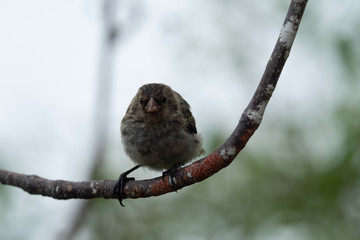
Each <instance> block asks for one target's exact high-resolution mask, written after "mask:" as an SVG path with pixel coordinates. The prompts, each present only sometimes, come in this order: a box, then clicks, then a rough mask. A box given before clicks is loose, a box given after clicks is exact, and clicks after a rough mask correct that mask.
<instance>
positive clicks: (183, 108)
mask: <svg viewBox="0 0 360 240" xmlns="http://www.w3.org/2000/svg"><path fill="white" fill-rule="evenodd" d="M121 136H122V142H123V144H124V147H125V152H126V153H127V155H128V156H129V157H130V158H131V159H132V160H133V161H134V162H135V163H136V164H139V165H141V166H146V167H148V168H151V169H155V170H164V169H169V168H171V167H172V166H174V165H175V164H179V165H182V164H185V163H187V162H189V161H190V160H192V159H194V158H195V157H198V156H200V155H201V154H203V153H204V150H203V149H202V138H201V136H200V135H199V134H197V130H196V125H195V119H194V117H193V115H192V113H191V111H190V106H189V104H188V103H187V102H186V101H185V100H184V99H183V98H182V97H181V96H180V94H178V93H177V92H175V91H174V90H172V89H171V88H170V87H169V86H166V85H164V84H155V83H153V84H146V85H144V86H142V87H141V88H140V89H139V91H138V92H137V94H136V96H135V97H134V98H133V99H132V101H131V104H130V106H129V107H128V109H127V111H126V114H125V116H124V118H123V120H122V122H121Z"/></svg>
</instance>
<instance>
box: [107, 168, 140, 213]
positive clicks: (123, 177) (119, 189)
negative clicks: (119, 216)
mask: <svg viewBox="0 0 360 240" xmlns="http://www.w3.org/2000/svg"><path fill="white" fill-rule="evenodd" d="M139 167H141V165H137V166H135V167H133V168H131V169H130V170H127V171H126V172H124V173H122V174H120V176H119V179H118V180H117V182H116V185H115V187H114V194H115V195H118V196H119V197H118V198H119V202H120V205H121V206H123V207H125V206H124V205H123V204H122V199H123V193H124V187H125V184H126V183H127V182H128V181H133V180H135V178H133V177H132V178H128V177H127V175H128V174H129V173H131V172H133V171H135V170H136V169H138V168H139Z"/></svg>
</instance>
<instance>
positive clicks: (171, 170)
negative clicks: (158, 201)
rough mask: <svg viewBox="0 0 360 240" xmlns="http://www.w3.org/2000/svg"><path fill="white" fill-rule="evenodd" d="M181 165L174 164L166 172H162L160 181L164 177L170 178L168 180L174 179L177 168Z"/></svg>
mask: <svg viewBox="0 0 360 240" xmlns="http://www.w3.org/2000/svg"><path fill="white" fill-rule="evenodd" d="M182 165H183V164H181V163H175V164H174V165H173V166H172V167H171V168H169V169H168V170H166V171H164V172H163V173H162V179H163V180H164V178H165V177H166V176H170V178H174V177H175V176H176V175H175V172H176V171H177V170H178V169H179V167H181V166H182Z"/></svg>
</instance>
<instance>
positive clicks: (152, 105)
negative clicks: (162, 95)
mask: <svg viewBox="0 0 360 240" xmlns="http://www.w3.org/2000/svg"><path fill="white" fill-rule="evenodd" d="M145 111H146V112H148V113H154V112H158V111H159V106H158V105H157V103H156V101H155V100H154V99H153V98H150V100H149V102H148V103H147V105H146V107H145Z"/></svg>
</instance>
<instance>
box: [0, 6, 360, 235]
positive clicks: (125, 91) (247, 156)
mask: <svg viewBox="0 0 360 240" xmlns="http://www.w3.org/2000/svg"><path fill="white" fill-rule="evenodd" d="M289 2H290V1H285V0H272V1H260V0H255V1H234V0H228V1H220V0H211V1H205V0H198V1H190V0H185V1H173V0H171V1H169V0H167V1H165V0H152V1H149V0H127V1H126V0H101V1H100V0H98V1H95V0H78V1H64V0H62V1H58V0H55V1H45V0H33V1H1V2H0V29H1V32H0V116H1V117H0V168H1V169H4V170H8V171H14V172H19V173H24V174H36V175H39V176H41V177H45V178H49V179H64V180H70V181H85V180H89V179H117V177H118V176H119V174H120V173H122V172H124V171H125V170H127V169H129V168H130V167H132V166H133V165H134V164H133V163H132V162H131V161H130V159H129V158H128V157H127V156H125V154H124V152H123V147H122V144H121V138H120V132H119V128H120V121H121V119H122V117H123V116H124V114H125V111H126V108H127V106H128V105H129V103H130V101H131V99H132V97H133V96H134V95H135V93H136V91H137V89H138V88H139V87H140V86H141V85H143V84H145V83H150V82H162V83H165V84H168V85H170V86H171V87H172V88H173V89H175V90H176V91H177V92H179V93H180V94H181V95H182V96H183V97H184V98H185V99H186V100H187V101H188V102H189V103H190V105H191V107H192V112H193V114H194V116H195V118H196V121H197V126H198V131H199V132H200V133H202V135H203V138H204V144H205V148H206V150H207V152H208V153H211V152H212V151H213V150H214V149H216V148H217V147H219V146H220V145H221V144H222V143H223V141H224V140H225V139H226V138H227V137H228V136H229V135H230V134H231V132H232V131H233V129H234V128H235V126H236V124H237V122H238V120H239V118H240V116H241V113H242V111H243V110H244V109H245V107H246V106H247V104H248V102H249V100H250V98H251V96H252V94H253V92H254V91H255V89H256V87H257V84H258V82H259V80H260V78H261V76H262V73H263V71H264V69H265V65H266V63H267V61H268V58H269V56H270V54H271V52H272V49H273V47H274V45H275V42H276V40H277V37H278V34H279V31H280V28H281V26H282V23H283V20H284V17H285V15H286V12H287V9H288V5H289ZM359 11H360V2H357V1H349V0H345V1H342V3H341V4H340V5H339V4H338V2H337V1H334V0H330V1H325V0H318V1H309V3H308V6H307V9H306V11H305V14H304V17H303V21H302V23H301V26H300V30H299V32H298V35H297V37H296V40H295V43H294V45H293V49H292V52H291V54H290V57H289V59H288V62H287V63H286V65H285V67H284V70H283V73H282V75H281V77H280V79H279V83H278V86H277V88H276V90H275V92H274V95H273V97H272V99H271V101H270V103H269V105H268V108H267V110H266V112H265V116H264V119H263V122H262V124H261V126H260V127H259V129H258V130H257V132H256V133H255V134H254V136H253V137H252V138H251V140H250V141H249V143H248V144H247V146H246V147H245V149H244V150H243V151H242V152H241V153H240V154H239V156H238V157H237V159H235V161H234V162H233V163H232V164H231V165H230V166H229V167H227V168H226V169H223V170H222V171H220V172H219V173H217V174H215V175H214V176H213V177H211V178H209V179H207V180H205V181H203V182H201V183H198V184H195V185H192V186H189V187H187V188H185V189H181V190H180V191H178V192H177V193H170V194H167V195H163V196H160V197H153V198H148V199H137V200H132V199H126V200H124V204H125V205H126V207H125V208H121V207H120V205H119V203H118V201H116V200H104V199H94V200H64V201H63V200H55V199H52V198H48V197H41V196H37V195H29V194H28V193H26V192H24V191H22V190H21V189H19V188H15V187H10V186H5V185H1V186H0V232H1V237H0V238H1V239H64V240H65V239H194V240H195V239H196V240H198V239H199V240H201V239H219V238H221V239H224V240H225V239H254V240H270V239H295V240H296V239H327V240H328V239H358V237H359V236H360V229H359V225H360V175H359V173H360V147H359V145H360V123H359V122H360V107H359V103H360V94H359V91H360V86H359V77H360V68H359V66H360V41H359V39H360V16H359V14H358V13H359ZM159 175H160V173H159V172H153V171H150V170H146V169H139V170H138V171H136V172H134V174H133V176H135V177H136V178H137V179H144V178H152V177H156V176H159Z"/></svg>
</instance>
